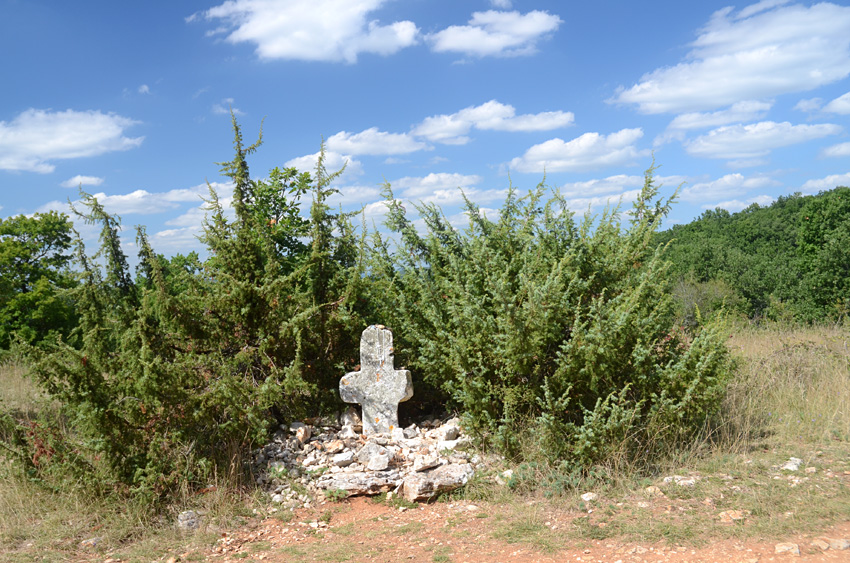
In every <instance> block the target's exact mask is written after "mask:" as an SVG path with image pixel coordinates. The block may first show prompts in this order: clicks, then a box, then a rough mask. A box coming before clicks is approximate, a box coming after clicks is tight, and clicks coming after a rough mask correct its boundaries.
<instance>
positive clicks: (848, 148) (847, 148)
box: [822, 143, 850, 156]
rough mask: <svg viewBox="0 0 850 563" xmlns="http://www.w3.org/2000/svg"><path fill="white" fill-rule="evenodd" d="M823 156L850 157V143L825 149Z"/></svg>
mask: <svg viewBox="0 0 850 563" xmlns="http://www.w3.org/2000/svg"><path fill="white" fill-rule="evenodd" d="M822 154H823V156H850V143H840V144H838V145H832V146H831V147H827V148H825V149H823V153H822Z"/></svg>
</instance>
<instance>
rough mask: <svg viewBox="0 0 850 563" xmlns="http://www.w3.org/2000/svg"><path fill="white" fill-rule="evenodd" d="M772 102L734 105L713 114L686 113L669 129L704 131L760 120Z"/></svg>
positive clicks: (673, 122)
mask: <svg viewBox="0 0 850 563" xmlns="http://www.w3.org/2000/svg"><path fill="white" fill-rule="evenodd" d="M772 106H773V103H772V102H759V101H753V100H747V101H744V102H737V103H735V104H732V107H730V108H728V109H724V110H720V111H715V112H712V113H699V112H694V113H684V114H682V115H679V116H677V117H676V118H675V119H674V120H673V121H672V122H671V123H670V125H669V127H668V129H703V128H708V127H717V126H718V125H726V124H727V123H741V122H744V121H752V120H754V119H759V118H761V117H764V116H765V114H767V111H768V110H769V109H770V108H771V107H772Z"/></svg>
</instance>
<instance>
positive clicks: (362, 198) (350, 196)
mask: <svg viewBox="0 0 850 563" xmlns="http://www.w3.org/2000/svg"><path fill="white" fill-rule="evenodd" d="M338 190H339V191H338V192H337V193H335V194H333V195H331V196H330V197H329V198H328V203H329V204H330V205H334V206H336V205H343V206H346V205H365V204H366V202H368V201H374V200H376V199H381V188H380V187H379V186H359V185H348V186H340V187H339V188H338Z"/></svg>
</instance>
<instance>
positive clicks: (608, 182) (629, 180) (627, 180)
mask: <svg viewBox="0 0 850 563" xmlns="http://www.w3.org/2000/svg"><path fill="white" fill-rule="evenodd" d="M642 185H643V176H626V175H625V174H618V175H616V176H608V177H607V178H602V179H597V180H587V181H585V182H570V183H567V184H564V185H563V186H561V189H560V192H561V195H562V196H564V197H565V198H575V197H579V196H584V197H588V196H597V195H600V194H611V193H617V194H619V193H621V192H623V191H625V189H626V188H633V187H636V186H642Z"/></svg>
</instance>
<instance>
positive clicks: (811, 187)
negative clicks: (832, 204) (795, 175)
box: [803, 172, 850, 194]
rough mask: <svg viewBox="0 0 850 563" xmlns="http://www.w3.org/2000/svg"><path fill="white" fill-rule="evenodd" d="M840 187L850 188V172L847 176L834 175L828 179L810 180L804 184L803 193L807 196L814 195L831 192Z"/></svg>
mask: <svg viewBox="0 0 850 563" xmlns="http://www.w3.org/2000/svg"><path fill="white" fill-rule="evenodd" d="M838 186H850V172H848V173H847V174H832V175H830V176H827V177H826V178H819V179H816V180H809V181H808V182H806V183H805V184H803V192H804V193H807V194H814V193H817V192H821V191H825V190H831V189H834V188H837V187H838Z"/></svg>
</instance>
